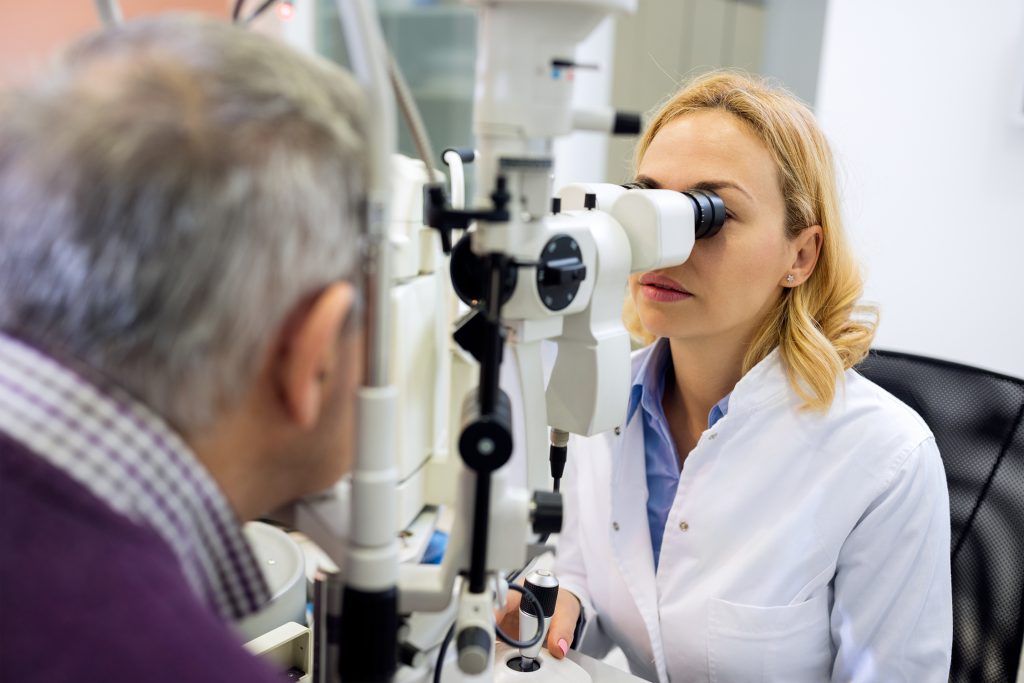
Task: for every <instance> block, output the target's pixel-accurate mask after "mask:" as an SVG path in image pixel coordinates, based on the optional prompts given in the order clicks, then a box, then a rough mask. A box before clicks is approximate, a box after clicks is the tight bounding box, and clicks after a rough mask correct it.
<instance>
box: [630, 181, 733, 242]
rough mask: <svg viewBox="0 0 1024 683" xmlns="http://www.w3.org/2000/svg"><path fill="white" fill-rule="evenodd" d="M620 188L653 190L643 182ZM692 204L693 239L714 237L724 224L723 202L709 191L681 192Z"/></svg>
mask: <svg viewBox="0 0 1024 683" xmlns="http://www.w3.org/2000/svg"><path fill="white" fill-rule="evenodd" d="M622 187H624V188H626V189H627V190H650V189H653V188H652V187H650V186H649V185H647V184H646V183H644V182H636V181H634V182H631V183H625V184H623V185H622ZM681 194H683V195H684V196H685V197H686V198H687V199H689V200H690V202H691V203H692V204H693V217H694V221H693V237H694V239H698V240H699V239H701V238H702V237H711V236H712V235H716V234H717V233H718V231H719V230H721V229H722V225H724V224H725V202H724V201H722V198H721V197H719V196H718V195H717V194H715V193H714V192H712V191H711V190H685V191H684V192H682V193H681Z"/></svg>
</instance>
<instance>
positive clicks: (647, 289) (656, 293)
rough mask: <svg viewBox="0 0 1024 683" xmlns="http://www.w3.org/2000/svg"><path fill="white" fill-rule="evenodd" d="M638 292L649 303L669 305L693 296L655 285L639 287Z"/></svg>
mask: <svg viewBox="0 0 1024 683" xmlns="http://www.w3.org/2000/svg"><path fill="white" fill-rule="evenodd" d="M640 291H641V292H642V293H643V295H644V297H645V298H646V299H647V300H649V301H657V302H660V303H669V302H672V301H682V300H683V299H692V298H693V294H690V293H689V292H680V291H678V290H675V289H665V288H664V287H659V286H657V285H641V286H640Z"/></svg>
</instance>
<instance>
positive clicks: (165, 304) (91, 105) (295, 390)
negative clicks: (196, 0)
mask: <svg viewBox="0 0 1024 683" xmlns="http://www.w3.org/2000/svg"><path fill="white" fill-rule="evenodd" d="M364 119H365V116H364V112H363V104H362V100H361V98H360V96H359V92H358V89H357V87H356V86H355V84H354V82H353V81H352V79H350V78H349V77H347V76H346V75H345V74H344V73H343V72H342V71H341V70H340V69H338V68H336V67H333V66H331V65H330V64H327V63H326V62H320V61H314V60H313V59H310V58H307V57H304V56H302V55H300V54H298V53H296V52H293V51H292V50H290V49H288V48H287V47H286V46H284V45H281V44H278V43H276V42H275V41H273V40H271V39H269V38H266V37H264V36H260V35H257V34H253V33H249V32H245V31H243V30H240V29H237V28H233V27H231V26H229V25H226V24H219V23H214V22H212V21H208V20H201V19H198V18H186V17H177V18H158V19H153V20H148V21H142V22H137V23H134V24H130V25H126V26H124V27H122V28H119V29H117V30H114V31H109V32H105V33H101V34H97V35H94V36H91V37H89V38H87V39H85V40H84V41H82V42H80V43H78V44H77V45H75V46H74V47H72V48H71V49H70V50H69V51H68V52H67V53H66V54H65V56H64V58H63V60H62V61H61V62H60V64H59V65H58V66H57V67H56V68H55V69H54V70H53V71H52V72H51V73H50V74H49V75H48V76H47V77H46V78H45V79H43V80H41V81H40V82H38V83H36V84H34V85H32V86H30V87H28V88H26V89H23V90H20V91H17V92H8V93H6V94H5V95H4V96H2V98H0V678H2V679H4V680H8V679H9V680H19V681H34V680H41V681H86V682H91V681H104V682H116V681H146V682H152V681H174V682H179V681H239V682H241V681H245V682H247V683H252V682H259V681H270V680H278V679H279V677H278V675H275V672H273V670H272V669H271V668H270V667H269V666H267V665H266V664H264V663H263V662H261V661H259V660H257V659H256V658H254V657H251V656H250V655H248V654H247V653H246V652H245V651H244V650H243V649H242V647H241V645H240V642H239V639H238V637H237V636H236V635H235V634H234V633H233V631H232V630H231V627H230V626H229V622H230V621H232V620H236V619H239V618H241V617H244V616H246V615H247V614H250V613H252V612H253V611H255V610H257V609H259V608H260V607H261V605H262V604H263V603H264V602H265V601H266V600H267V599H268V589H267V586H266V585H265V583H264V580H263V578H262V575H261V572H260V568H259V566H258V564H257V562H256V559H255V558H254V556H253V554H252V552H251V550H250V549H249V548H248V546H247V545H246V542H245V540H244V537H243V535H242V532H241V528H240V525H241V523H242V522H243V521H245V520H249V519H252V518H254V517H257V516H259V515H261V514H263V513H266V512H267V511H269V510H271V509H273V508H275V507H277V506H280V505H282V504H284V503H286V502H288V501H290V500H292V499H294V498H296V497H299V496H302V495H304V494H308V493H311V492H314V491H317V490H320V489H323V488H325V487H327V486H329V485H330V484H332V483H333V482H334V481H336V480H337V479H338V478H339V477H340V476H341V475H342V474H343V473H344V472H345V471H346V469H347V468H348V467H349V464H350V460H351V453H352V448H353V427H354V425H353V398H354V390H355V387H356V385H357V384H358V381H359V378H360V377H361V374H362V370H361V356H362V354H361V347H362V332H361V330H360V327H359V324H358V315H357V313H356V308H357V302H358V292H357V288H356V287H355V286H354V285H353V284H351V283H352V282H355V281H357V278H356V276H355V270H356V268H357V266H358V263H359V258H358V245H359V244H360V239H359V236H360V233H361V225H362V219H361V216H362V213H363V194H364V191H363V188H364V179H365V176H366V170H365V166H366V161H365V152H364V149H363V138H364V130H363V128H364V126H365V122H364Z"/></svg>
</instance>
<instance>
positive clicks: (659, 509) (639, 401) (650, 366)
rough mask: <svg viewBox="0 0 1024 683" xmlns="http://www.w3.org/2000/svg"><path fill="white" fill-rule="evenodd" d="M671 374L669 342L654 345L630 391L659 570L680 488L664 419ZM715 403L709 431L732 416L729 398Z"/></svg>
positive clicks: (676, 461)
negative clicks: (640, 433) (640, 426)
mask: <svg viewBox="0 0 1024 683" xmlns="http://www.w3.org/2000/svg"><path fill="white" fill-rule="evenodd" d="M671 370H672V354H671V353H669V345H668V340H667V339H664V338H663V339H659V340H658V341H656V342H655V346H654V348H653V349H652V350H651V353H649V354H648V355H647V358H646V359H644V362H643V363H642V364H641V365H640V368H639V369H638V370H637V373H636V376H635V377H633V387H632V389H631V390H630V397H629V412H628V413H627V414H626V421H627V422H629V421H631V420H632V419H633V416H634V415H635V414H636V410H637V408H640V409H641V411H642V415H641V417H642V419H643V421H644V463H645V465H646V469H647V524H648V526H649V527H650V531H651V547H652V548H653V549H654V567H655V569H657V567H658V560H659V558H660V556H661V539H662V537H663V536H664V534H665V520H666V519H668V513H669V510H671V509H672V501H674V500H675V497H676V489H677V488H679V455H678V454H677V453H676V447H675V443H674V442H673V441H672V433H671V432H670V431H669V428H668V420H666V419H665V410H664V409H663V408H662V405H661V399H662V396H664V394H665V377H666V376H667V375H668V372H670V371H671ZM730 395H731V394H726V396H725V397H724V398H723V399H722V400H721V401H719V402H718V403H716V404H715V405H714V407H713V408H711V412H710V413H709V414H708V429H710V428H711V427H712V426H713V425H714V424H715V423H716V422H718V421H719V420H720V419H722V418H723V417H725V415H726V413H728V412H729V396H730Z"/></svg>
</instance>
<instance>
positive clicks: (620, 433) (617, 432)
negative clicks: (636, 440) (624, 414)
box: [615, 427, 622, 436]
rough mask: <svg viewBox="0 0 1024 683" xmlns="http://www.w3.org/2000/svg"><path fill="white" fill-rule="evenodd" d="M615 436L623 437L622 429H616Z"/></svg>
mask: <svg viewBox="0 0 1024 683" xmlns="http://www.w3.org/2000/svg"><path fill="white" fill-rule="evenodd" d="M615 436H622V427H616V428H615Z"/></svg>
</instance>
